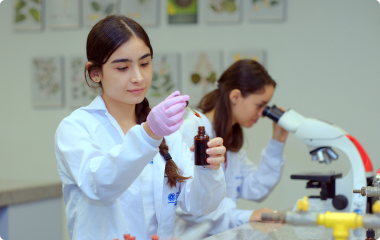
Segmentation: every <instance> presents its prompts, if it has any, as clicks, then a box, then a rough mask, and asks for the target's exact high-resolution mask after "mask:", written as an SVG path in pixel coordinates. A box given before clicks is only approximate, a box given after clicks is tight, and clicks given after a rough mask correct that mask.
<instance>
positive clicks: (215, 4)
mask: <svg viewBox="0 0 380 240" xmlns="http://www.w3.org/2000/svg"><path fill="white" fill-rule="evenodd" d="M203 4H204V9H205V18H206V21H207V22H208V23H237V22H239V21H240V20H241V5H242V4H241V0H217V1H215V0H206V1H204V2H203Z"/></svg>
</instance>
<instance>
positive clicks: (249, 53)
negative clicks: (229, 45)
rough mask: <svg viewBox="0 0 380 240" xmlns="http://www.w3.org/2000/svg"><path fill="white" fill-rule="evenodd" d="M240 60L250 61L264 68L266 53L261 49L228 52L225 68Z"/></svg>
mask: <svg viewBox="0 0 380 240" xmlns="http://www.w3.org/2000/svg"><path fill="white" fill-rule="evenodd" d="M241 59H252V60H255V61H257V62H259V63H260V64H261V65H263V66H264V67H266V51H265V50H263V49H256V50H255V49H242V50H234V51H230V52H229V54H228V58H227V67H226V69H227V68H228V67H230V66H231V65H232V64H233V63H234V62H236V61H238V60H241Z"/></svg>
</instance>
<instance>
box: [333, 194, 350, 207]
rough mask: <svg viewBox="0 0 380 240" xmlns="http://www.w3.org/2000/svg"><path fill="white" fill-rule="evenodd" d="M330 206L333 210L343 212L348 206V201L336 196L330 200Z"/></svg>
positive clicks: (341, 196)
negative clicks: (331, 205)
mask: <svg viewBox="0 0 380 240" xmlns="http://www.w3.org/2000/svg"><path fill="white" fill-rule="evenodd" d="M332 204H333V206H334V208H335V209H338V210H343V209H345V208H346V207H347V205H348V199H347V198H346V197H345V196H344V195H336V196H335V197H334V198H333V200H332Z"/></svg>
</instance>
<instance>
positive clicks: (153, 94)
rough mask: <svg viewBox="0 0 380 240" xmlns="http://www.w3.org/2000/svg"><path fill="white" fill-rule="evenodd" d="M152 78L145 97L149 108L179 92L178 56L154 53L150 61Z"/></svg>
mask: <svg viewBox="0 0 380 240" xmlns="http://www.w3.org/2000/svg"><path fill="white" fill-rule="evenodd" d="M152 64H153V78H152V82H151V85H150V88H149V90H148V93H147V95H146V97H147V98H148V100H149V104H150V106H151V107H153V106H155V105H157V104H159V103H160V102H162V101H163V100H165V98H166V97H167V96H169V95H170V94H171V93H172V92H174V91H176V90H180V81H179V67H180V65H179V55H178V54H175V53H171V54H163V53H155V54H154V58H153V60H152Z"/></svg>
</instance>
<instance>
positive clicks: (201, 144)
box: [194, 126, 210, 166]
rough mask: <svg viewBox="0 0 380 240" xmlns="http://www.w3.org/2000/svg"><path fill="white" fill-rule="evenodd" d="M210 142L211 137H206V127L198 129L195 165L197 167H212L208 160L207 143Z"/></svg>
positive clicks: (195, 138)
mask: <svg viewBox="0 0 380 240" xmlns="http://www.w3.org/2000/svg"><path fill="white" fill-rule="evenodd" d="M209 140H210V138H209V136H207V135H206V132H205V127H203V126H200V127H198V135H196V136H195V137H194V164H195V165H200V166H202V165H210V164H209V163H208V162H207V161H206V159H207V158H208V154H206V149H207V148H208V146H207V142H208V141H209Z"/></svg>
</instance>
